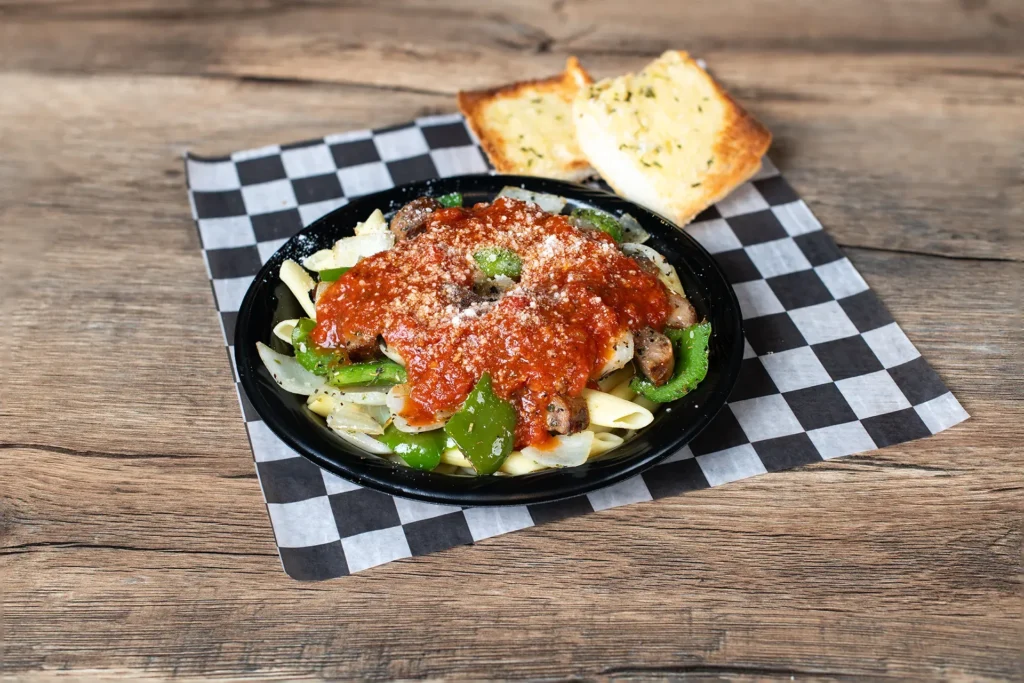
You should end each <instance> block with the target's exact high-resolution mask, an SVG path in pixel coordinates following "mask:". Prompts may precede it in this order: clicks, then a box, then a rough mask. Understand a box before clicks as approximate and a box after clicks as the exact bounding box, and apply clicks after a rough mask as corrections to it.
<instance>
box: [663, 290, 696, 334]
mask: <svg viewBox="0 0 1024 683" xmlns="http://www.w3.org/2000/svg"><path fill="white" fill-rule="evenodd" d="M668 305H669V306H670V307H671V310H669V313H668V318H666V319H665V325H667V326H668V327H689V326H690V325H696V324H697V311H696V310H694V308H693V304H691V303H690V300H689V299H687V298H686V297H685V296H682V295H681V294H676V293H675V292H669V294H668Z"/></svg>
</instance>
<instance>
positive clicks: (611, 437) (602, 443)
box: [590, 432, 623, 457]
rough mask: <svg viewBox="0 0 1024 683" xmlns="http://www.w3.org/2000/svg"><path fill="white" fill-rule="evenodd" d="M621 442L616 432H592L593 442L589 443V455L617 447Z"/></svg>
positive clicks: (621, 439) (592, 455)
mask: <svg viewBox="0 0 1024 683" xmlns="http://www.w3.org/2000/svg"><path fill="white" fill-rule="evenodd" d="M622 443H623V438H622V437H621V436H619V435H618V434H612V433H610V432H601V433H600V434H594V442H593V443H592V444H590V457H594V456H595V455H601V454H602V453H607V452H608V451H610V450H612V449H614V448H618V447H619V446H621V445H622Z"/></svg>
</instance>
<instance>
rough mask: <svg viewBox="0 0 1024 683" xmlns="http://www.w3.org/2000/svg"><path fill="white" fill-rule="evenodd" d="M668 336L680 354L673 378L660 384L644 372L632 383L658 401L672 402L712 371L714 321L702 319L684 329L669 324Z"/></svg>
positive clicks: (646, 395)
mask: <svg viewBox="0 0 1024 683" xmlns="http://www.w3.org/2000/svg"><path fill="white" fill-rule="evenodd" d="M665 336H666V337H668V338H669V339H670V340H671V341H672V350H673V351H674V352H675V356H676V367H675V371H674V372H673V373H672V379H670V380H669V381H668V382H666V383H665V384H664V385H663V386H660V387H657V386H654V383H653V382H651V381H650V380H648V379H646V378H644V377H640V376H637V377H634V378H633V380H632V381H631V382H630V383H629V387H630V388H631V389H632V390H633V391H635V392H636V393H638V394H640V395H641V396H644V397H645V398H649V399H650V400H652V401H654V402H656V403H668V402H669V401H674V400H676V399H677V398H682V397H683V396H685V395H686V394H687V393H689V392H690V391H693V389H694V388H696V386H697V385H698V384H700V383H701V381H702V380H703V379H704V377H705V376H706V375H707V374H708V339H709V338H710V337H711V323H708V322H703V323H698V324H696V325H691V326H690V327H687V328H684V329H678V328H672V327H670V328H666V329H665Z"/></svg>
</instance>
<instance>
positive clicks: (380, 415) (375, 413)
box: [363, 405, 391, 427]
mask: <svg viewBox="0 0 1024 683" xmlns="http://www.w3.org/2000/svg"><path fill="white" fill-rule="evenodd" d="M363 410H365V411H366V412H367V414H368V415H369V416H370V417H372V418H373V419H374V420H376V421H377V423H378V424H380V425H381V426H384V427H386V426H387V424H388V422H390V421H391V411H390V410H388V407H387V406H367V405H364V406H363Z"/></svg>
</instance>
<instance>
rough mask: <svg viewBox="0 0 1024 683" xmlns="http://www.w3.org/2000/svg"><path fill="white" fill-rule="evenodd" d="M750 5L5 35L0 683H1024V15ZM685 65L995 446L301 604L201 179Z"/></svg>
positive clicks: (366, 13)
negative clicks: (519, 90)
mask: <svg viewBox="0 0 1024 683" xmlns="http://www.w3.org/2000/svg"><path fill="white" fill-rule="evenodd" d="M738 2H739V0H728V1H727V2H723V3H715V4H713V5H707V6H703V5H693V4H692V3H690V4H686V5H684V4H681V3H662V4H650V5H647V6H636V5H635V4H634V5H626V6H619V5H618V4H616V3H612V2H600V3H581V2H575V1H573V0H568V1H567V2H562V1H561V0H556V1H555V2H553V3H550V4H549V3H548V2H546V1H543V2H542V0H529V1H528V2H526V3H520V4H519V5H517V7H516V8H515V9H506V8H503V7H498V6H495V7H493V8H487V7H481V6H479V5H478V4H477V3H470V2H468V0H467V1H466V2H459V1H454V0H452V1H448V2H444V3H443V4H436V3H432V4H427V3H424V2H418V1H417V2H413V1H411V0H400V1H397V0H388V1H387V2H380V3H349V6H348V7H346V8H344V9H339V8H329V7H324V6H319V5H303V4H297V3H277V2H274V3H270V2H264V3H257V4H251V3H240V2H237V0H226V1H225V0H212V1H211V0H204V2H202V3H199V2H194V1H193V0H170V1H169V2H154V1H153V0H126V1H124V2H116V3H115V2H110V1H109V0H85V1H84V2H69V1H67V0H50V1H46V2H42V3H27V2H22V1H18V0H0V92H3V93H5V97H4V106H3V107H0V139H2V140H3V148H4V153H3V154H2V155H0V239H2V240H3V243H4V249H2V250H0V287H2V288H3V291H4V296H3V297H0V317H2V318H3V319H4V320H5V323H6V327H5V331H6V336H5V340H4V344H3V345H0V376H2V377H3V378H4V380H3V382H2V383H0V469H2V471H3V472H5V473H6V476H5V477H4V478H2V479H0V575H2V576H3V577H4V580H3V581H2V582H0V633H3V634H5V635H6V636H7V638H6V642H5V644H4V647H3V657H4V673H8V674H11V675H15V676H17V677H19V678H47V679H48V678H54V677H59V676H70V677H72V678H76V679H80V678H83V677H88V676H99V675H103V676H113V675H116V676H124V677H135V678H160V679H163V678H166V677H169V676H172V675H178V676H191V677H198V676H202V677H215V678H238V677H245V678H252V677H257V676H258V677H260V678H267V679H293V678H297V677H327V676H330V677H358V678H369V677H378V678H379V677H413V676H417V677H420V676H430V677H439V676H444V675H447V676H459V677H471V678H480V677H485V676H494V675H504V676H509V677H511V676H517V677H544V678H550V677H564V676H566V675H569V676H578V677H598V676H600V677H626V676H646V677H663V676H673V675H675V676H687V677H694V678H708V679H710V678H720V677H725V676H728V677H738V678H749V679H759V678H764V677H784V676H815V677H832V678H836V677H866V676H871V677H878V678H881V677H893V678H906V677H916V678H924V677H928V678H934V677H946V678H968V679H981V678H987V679H995V680H999V679H1007V678H1020V677H1021V676H1022V675H1024V671H1022V669H1021V661H1024V660H1022V658H1021V638H1020V624H1021V623H1022V620H1024V601H1022V596H1021V592H1020V583H1019V581H1020V576H1021V556H1020V549H1021V547H1022V544H1024V524H1022V520H1024V515H1022V514H1021V512H1022V510H1021V496H1020V492H1021V491H1022V490H1024V469H1022V467H1021V465H1022V462H1021V452H1020V447H1019V444H1020V442H1021V437H1022V433H1021V432H1022V428H1021V426H1020V421H1019V419H1018V417H1019V414H1020V410H1021V407H1022V402H1024V393H1022V389H1021V387H1020V383H1019V378H1020V377H1021V376H1024V357H1022V355H1021V353H1020V349H1021V346H1022V341H1024V339H1022V330H1021V326H1020V319H1021V317H1020V316H1021V308H1020V301H1021V299H1022V297H1021V295H1022V291H1021V287H1022V282H1024V277H1022V275H1024V273H1022V269H1024V266H1022V265H1021V263H1020V261H1021V259H1022V258H1024V244H1022V241H1021V232H1020V230H1019V229H1017V226H1019V225H1020V224H1021V219H1022V218H1024V213H1022V211H1024V194H1022V193H1024V184H1022V183H1021V182H1020V169H1021V168H1022V165H1024V130H1021V128H1020V126H1019V114H1018V112H1019V110H1020V108H1021V105H1022V104H1024V93H1022V91H1021V83H1022V81H1024V79H1022V63H1021V59H1020V56H1021V54H1022V53H1024V45H1022V44H1021V43H1020V41H1019V39H1017V35H1019V30H1020V27H1021V26H1022V25H1024V7H1021V6H1020V4H1019V3H1015V2H1012V0H989V1H988V2H984V1H981V2H977V1H974V0H971V1H967V0H964V2H961V3H959V4H957V5H949V4H948V3H945V2H941V3H940V2H932V1H930V0H916V1H915V2H913V3H900V2H885V1H882V0H876V1H875V2H872V3H867V4H851V5H848V6H847V5H843V6H835V5H828V6H826V5H822V4H820V3H811V2H799V3H795V4H792V3H782V2H775V1H774V0H772V1H771V2H766V3H760V4H758V5H756V6H750V5H748V4H746V3H742V4H738ZM550 17H553V18H554V19H551V18H550ZM736 17H743V21H737V19H736ZM428 23H429V26H430V30H429V31H424V30H423V28H422V27H423V26H425V25H428ZM680 44H683V45H687V46H690V47H691V48H692V49H694V50H695V51H698V52H700V53H701V54H703V55H706V56H707V57H708V59H709V62H710V63H711V64H712V66H713V67H714V69H715V71H716V73H718V74H719V75H720V76H721V77H722V78H723V79H724V80H725V81H726V83H728V84H729V85H730V87H732V88H733V90H734V92H735V93H736V94H737V95H738V96H739V97H740V98H741V100H742V101H743V102H744V103H746V104H749V105H750V107H751V108H752V109H753V110H754V111H755V113H757V114H758V115H759V116H761V117H762V118H764V120H765V121H766V122H767V123H768V124H769V125H770V127H771V128H772V129H773V130H774V131H775V133H776V148H775V152H774V156H775V158H776V159H777V161H778V162H779V165H780V166H781V167H782V168H783V170H784V171H785V173H786V176H787V178H788V179H789V180H790V181H791V182H792V183H793V184H794V185H796V187H797V188H798V190H799V191H800V192H801V193H802V194H803V196H804V197H805V198H806V199H807V200H808V202H809V203H810V205H811V207H812V209H813V210H814V211H815V212H816V213H817V215H818V216H819V217H820V218H821V219H822V221H823V223H824V224H825V225H826V227H827V228H828V229H829V230H830V232H831V233H832V234H833V235H835V236H836V237H837V238H838V239H839V241H840V242H841V243H844V244H846V245H850V246H851V248H850V249H848V253H849V255H850V257H851V260H852V261H853V262H854V263H855V265H856V266H857V267H858V268H859V269H860V270H861V272H862V273H863V274H864V276H865V278H866V279H867V280H868V282H869V283H870V284H871V285H872V286H873V287H874V288H875V290H876V291H877V292H878V293H879V294H880V296H882V298H883V300H885V301H886V303H887V304H888V306H889V307H890V309H891V310H892V312H893V314H894V315H895V317H896V318H897V320H899V322H900V324H901V325H902V326H903V328H904V329H905V330H906V332H907V334H908V335H909V336H910V337H911V339H912V340H914V341H915V343H916V344H917V345H918V347H919V348H920V349H921V351H922V353H924V355H925V356H926V357H927V358H928V359H929V361H930V362H931V363H932V365H933V366H934V367H935V368H936V370H937V371H938V372H939V373H940V374H941V375H942V376H943V378H944V379H945V380H946V381H947V383H948V384H949V385H950V386H951V388H953V390H954V391H955V392H956V393H957V395H958V397H959V398H960V399H961V400H962V402H963V403H964V405H965V407H966V408H967V409H968V410H969V411H970V412H971V413H972V415H973V417H972V419H971V420H970V421H968V422H966V423H964V424H963V425H960V426H958V427H956V428H955V429H953V430H950V431H949V432H946V433H943V434H941V435H939V436H937V437H935V438H932V439H927V440H924V441H918V442H914V443H911V444H906V445H904V446H900V447H896V448H890V449H886V450H883V451H878V452H874V453H870V454H866V455H863V456H858V457H854V458H848V459H842V460H838V461H831V462H828V463H822V464H820V465H816V466H813V467H809V468H804V469H801V470H796V471H791V472H785V473H779V474H773V475H771V476H765V477H760V478H756V479H752V480H746V481H742V482H737V483H735V484H731V485H729V486H726V487H723V488H719V489H716V490H712V491H702V492H697V493H694V494H690V495H686V496H682V497H677V498H671V499H666V500H662V501H658V502H655V503H650V504H643V505H634V506H628V507H626V508H620V509H617V510H611V511H606V512H603V513H599V514H594V515H588V516H586V517H583V518H577V519H572V520H566V521H564V522H560V523H556V524H553V525H549V526H545V527H541V528H536V529H530V530H525V531H522V532H518V533H515V534H512V535H508V536H505V537H499V538H496V539H491V540H489V541H486V542H483V543H481V544H479V547H464V548H456V549H452V550H450V551H446V552H444V553H439V554H436V555H432V556H428V557H424V558H419V559H416V560H408V561H402V562H398V563H394V564H391V565H387V566H385V567H381V568H377V569H374V570H371V571H369V572H365V573H363V574H360V575H357V576H355V577H351V578H349V579H345V580H341V581H334V582H327V583H319V584H299V583H296V582H293V581H291V580H290V579H288V578H287V577H285V576H284V574H283V573H282V572H281V570H280V566H279V562H278V559H277V557H276V552H275V548H274V543H273V538H272V532H271V529H270V526H269V523H268V521H267V518H266V512H265V510H264V507H263V502H262V499H261V496H260V493H259V489H258V484H257V482H256V481H255V478H254V474H253V465H252V461H251V456H250V453H249V449H248V444H247V442H246V437H245V431H244V428H243V426H242V424H241V421H240V420H239V419H238V407H237V402H236V399H235V396H234V389H233V386H232V381H231V374H230V370H229V367H228V363H227V359H226V358H225V355H224V349H223V347H222V346H221V343H220V331H219V329H218V327H217V322H216V315H215V313H214V310H213V302H212V296H211V294H210V290H209V286H208V284H207V282H206V279H205V273H204V267H203V264H202V259H201V257H200V255H199V252H198V241H197V238H196V236H195V231H194V228H193V226H192V223H191V220H190V219H189V216H188V213H187V212H188V208H187V202H186V199H185V193H184V185H183V184H184V179H183V176H182V163H181V158H180V154H181V152H182V151H183V150H184V149H186V148H193V149H198V150H200V151H206V152H210V153H224V152H227V151H231V150H234V149H240V148H244V147H254V146H259V145H262V144H268V143H272V142H282V141H288V140H294V139H303V138H309V137H318V136H320V135H323V134H324V133H327V132H332V131H338V130H345V129H351V128H359V127H365V126H371V125H382V124H387V123H394V122H399V121H404V120H407V119H409V118H411V117H413V116H416V115H421V114H424V113H434V112H440V111H450V110H451V109H452V108H453V103H452V98H451V95H452V93H453V92H454V91H455V90H457V89H458V88H461V87H475V86H477V85H482V84H491V83H494V82H500V81H502V80H508V79H511V78H517V77H521V76H522V75H524V74H541V73H546V72H548V71H552V70H554V69H556V68H558V66H559V64H560V63H561V61H562V60H563V59H564V56H565V54H567V53H569V52H572V51H575V52H578V53H580V54H581V55H583V56H584V58H585V61H586V63H587V64H588V65H590V66H592V68H593V69H594V71H595V72H596V73H598V74H599V75H601V74H611V73H616V72H618V71H621V70H624V69H629V68H634V67H636V66H639V65H641V64H642V63H643V62H644V61H645V60H646V59H647V57H648V56H650V55H651V54H654V53H657V52H658V51H660V50H661V49H663V48H665V47H675V46H677V45H680ZM877 51H887V52H888V53H887V54H876V52H877ZM339 65H344V69H341V68H339ZM896 151H898V153H897V152H896ZM893 250H906V251H910V252H925V253H930V254H934V255H933V256H922V255H919V254H913V253H911V254H905V253H894V252H893ZM979 259H988V260H987V261H986V260H979ZM52 340H56V341H52ZM755 510H756V514H752V511H755ZM567 548H571V550H567ZM508 644H513V645H512V647H510V646H509V645H508Z"/></svg>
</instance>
